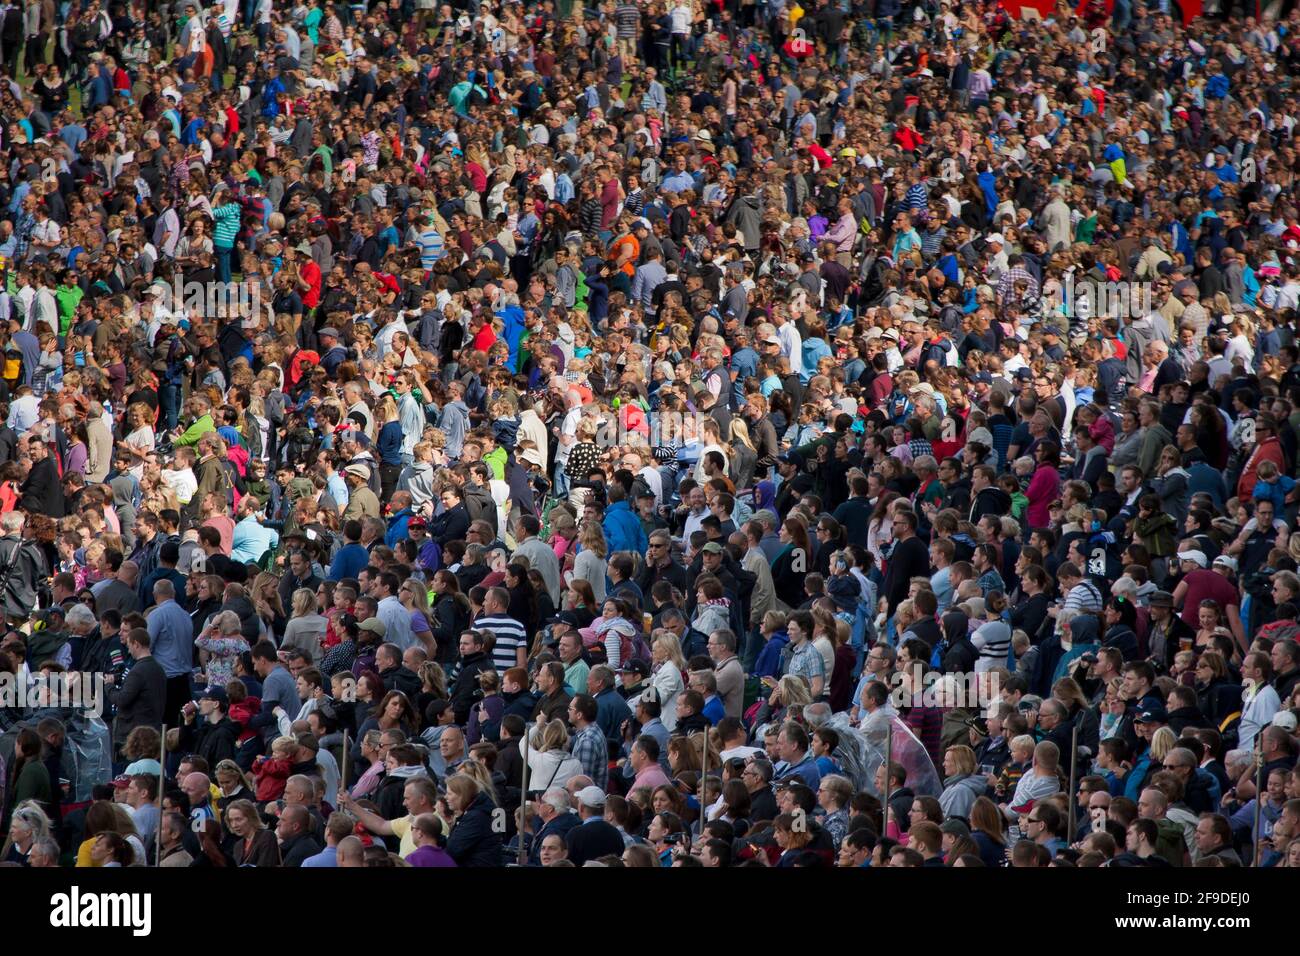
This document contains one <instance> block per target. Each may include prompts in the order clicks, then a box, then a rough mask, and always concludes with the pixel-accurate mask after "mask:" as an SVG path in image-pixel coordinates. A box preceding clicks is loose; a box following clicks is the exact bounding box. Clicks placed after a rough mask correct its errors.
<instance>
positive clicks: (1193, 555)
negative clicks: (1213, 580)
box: [1178, 551, 1210, 568]
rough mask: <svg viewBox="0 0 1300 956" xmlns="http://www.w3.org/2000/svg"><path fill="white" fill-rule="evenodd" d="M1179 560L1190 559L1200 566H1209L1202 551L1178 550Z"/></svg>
mask: <svg viewBox="0 0 1300 956" xmlns="http://www.w3.org/2000/svg"><path fill="white" fill-rule="evenodd" d="M1178 560H1179V561H1191V562H1193V563H1195V564H1197V565H1199V566H1200V567H1202V568H1205V567H1209V564H1210V562H1209V559H1208V558H1206V557H1205V552H1204V551H1180V552H1179V553H1178Z"/></svg>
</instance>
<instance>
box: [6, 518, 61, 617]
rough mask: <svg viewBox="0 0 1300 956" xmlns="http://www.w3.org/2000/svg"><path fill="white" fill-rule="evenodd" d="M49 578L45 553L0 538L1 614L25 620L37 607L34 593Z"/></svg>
mask: <svg viewBox="0 0 1300 956" xmlns="http://www.w3.org/2000/svg"><path fill="white" fill-rule="evenodd" d="M48 575H49V563H48V562H47V561H46V559H45V553H44V552H43V551H42V550H41V549H40V548H39V547H37V546H36V545H35V544H33V543H32V542H30V541H24V540H22V539H21V538H18V537H14V536H12V535H6V536H5V537H3V538H0V581H3V582H4V583H3V588H2V589H0V590H2V595H3V598H4V612H5V614H7V615H9V617H13V618H26V617H27V616H28V615H29V614H31V612H32V608H34V607H36V600H37V594H36V589H37V587H38V586H39V585H40V583H41V582H42V581H44V580H45V578H46V577H47V576H48Z"/></svg>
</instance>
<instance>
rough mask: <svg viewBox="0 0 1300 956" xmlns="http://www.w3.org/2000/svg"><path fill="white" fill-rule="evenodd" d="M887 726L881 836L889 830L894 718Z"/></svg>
mask: <svg viewBox="0 0 1300 956" xmlns="http://www.w3.org/2000/svg"><path fill="white" fill-rule="evenodd" d="M885 726H886V730H885V802H884V803H883V804H882V805H881V814H880V822H881V828H882V831H883V832H882V833H881V834H880V836H881V837H882V838H884V837H885V835H886V833H887V832H888V830H889V793H890V790H891V784H892V783H893V777H892V776H891V772H892V771H893V769H894V768H893V764H894V718H893V717H890V718H889V723H888V724H886V725H885Z"/></svg>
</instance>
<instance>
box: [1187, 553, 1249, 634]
mask: <svg viewBox="0 0 1300 956" xmlns="http://www.w3.org/2000/svg"><path fill="white" fill-rule="evenodd" d="M1183 582H1184V583H1185V584H1186V585H1187V595H1186V597H1185V598H1184V599H1183V612H1182V618H1183V620H1184V621H1186V622H1187V623H1188V624H1189V625H1191V627H1192V628H1196V627H1197V626H1198V624H1197V612H1198V611H1199V610H1200V607H1201V602H1202V601H1205V600H1213V601H1217V602H1218V604H1219V607H1221V608H1223V607H1227V606H1228V605H1229V604H1237V605H1239V604H1241V595H1240V594H1239V593H1237V589H1236V588H1235V587H1234V586H1233V584H1232V582H1231V581H1229V580H1228V579H1227V578H1225V577H1224V576H1223V575H1222V574H1220V573H1219V572H1218V571H1208V570H1206V569H1204V568H1198V569H1197V570H1195V571H1193V572H1191V573H1190V574H1188V575H1187V576H1186V577H1185V578H1183Z"/></svg>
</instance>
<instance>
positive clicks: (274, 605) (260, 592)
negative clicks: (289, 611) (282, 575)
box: [249, 571, 289, 637]
mask: <svg viewBox="0 0 1300 956" xmlns="http://www.w3.org/2000/svg"><path fill="white" fill-rule="evenodd" d="M249 597H250V598H252V600H253V608H254V609H255V610H256V611H257V619H258V622H259V624H260V626H261V630H262V633H263V634H264V635H266V636H268V637H270V636H271V635H275V636H276V637H279V635H281V634H283V633H284V629H285V627H287V626H288V623H289V621H288V618H287V617H286V616H285V613H284V604H283V603H282V602H281V601H280V579H279V578H277V577H276V576H275V575H274V574H271V573H270V572H269V571H263V572H262V573H261V574H259V575H258V576H257V577H256V578H255V579H254V580H253V590H252V593H251V594H250V595H249Z"/></svg>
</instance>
